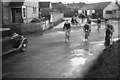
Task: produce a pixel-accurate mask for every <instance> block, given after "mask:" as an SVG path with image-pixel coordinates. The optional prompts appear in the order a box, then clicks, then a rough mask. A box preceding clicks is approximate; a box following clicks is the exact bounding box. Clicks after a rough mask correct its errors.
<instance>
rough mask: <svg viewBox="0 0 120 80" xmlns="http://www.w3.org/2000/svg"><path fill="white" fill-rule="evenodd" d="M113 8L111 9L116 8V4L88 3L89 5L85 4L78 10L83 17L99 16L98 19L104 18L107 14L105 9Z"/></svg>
mask: <svg viewBox="0 0 120 80" xmlns="http://www.w3.org/2000/svg"><path fill="white" fill-rule="evenodd" d="M110 6H113V8H111V9H112V10H113V9H115V8H117V7H116V4H115V3H113V2H100V3H90V4H85V5H84V6H82V7H81V8H80V9H79V12H81V13H83V14H85V15H93V14H94V15H97V16H98V15H99V16H100V17H105V16H106V15H107V14H106V13H109V11H108V12H106V11H107V9H108V8H107V7H110Z"/></svg>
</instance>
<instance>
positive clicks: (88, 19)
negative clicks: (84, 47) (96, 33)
mask: <svg viewBox="0 0 120 80" xmlns="http://www.w3.org/2000/svg"><path fill="white" fill-rule="evenodd" d="M91 22H92V21H91V18H90V17H89V16H88V17H87V23H88V24H89V27H90V31H91Z"/></svg>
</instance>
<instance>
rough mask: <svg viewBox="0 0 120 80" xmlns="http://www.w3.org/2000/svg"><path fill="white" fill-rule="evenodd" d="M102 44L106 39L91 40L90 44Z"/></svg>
mask: <svg viewBox="0 0 120 80" xmlns="http://www.w3.org/2000/svg"><path fill="white" fill-rule="evenodd" d="M98 43H99V44H102V43H104V41H96V42H90V44H98Z"/></svg>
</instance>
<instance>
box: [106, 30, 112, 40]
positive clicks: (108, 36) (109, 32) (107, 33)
mask: <svg viewBox="0 0 120 80" xmlns="http://www.w3.org/2000/svg"><path fill="white" fill-rule="evenodd" d="M105 34H106V36H105V40H107V39H108V38H110V34H111V31H110V30H109V29H107V30H106V31H105Z"/></svg>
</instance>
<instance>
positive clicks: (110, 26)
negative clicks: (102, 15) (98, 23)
mask: <svg viewBox="0 0 120 80" xmlns="http://www.w3.org/2000/svg"><path fill="white" fill-rule="evenodd" d="M107 27H109V28H110V31H111V34H112V33H113V32H114V27H113V25H111V24H107Z"/></svg>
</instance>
